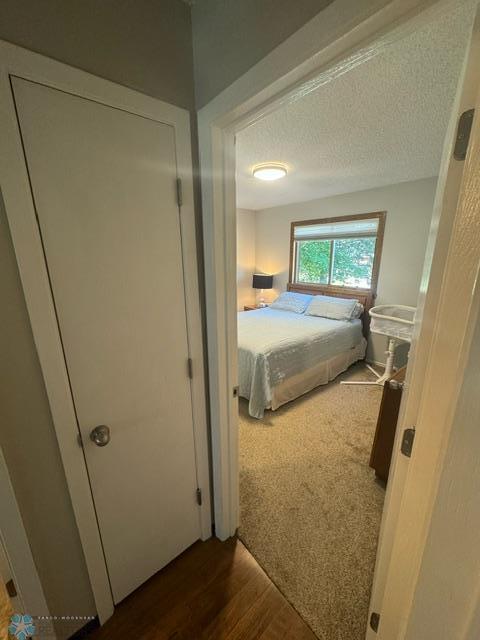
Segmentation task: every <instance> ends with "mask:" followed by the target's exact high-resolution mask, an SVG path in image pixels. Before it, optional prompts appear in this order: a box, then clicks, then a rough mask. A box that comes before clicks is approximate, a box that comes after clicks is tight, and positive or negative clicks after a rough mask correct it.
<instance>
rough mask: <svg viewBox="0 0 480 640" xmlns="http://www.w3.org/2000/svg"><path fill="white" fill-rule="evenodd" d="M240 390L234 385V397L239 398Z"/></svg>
mask: <svg viewBox="0 0 480 640" xmlns="http://www.w3.org/2000/svg"><path fill="white" fill-rule="evenodd" d="M239 391H240V388H239V387H233V397H234V398H238V392H239Z"/></svg>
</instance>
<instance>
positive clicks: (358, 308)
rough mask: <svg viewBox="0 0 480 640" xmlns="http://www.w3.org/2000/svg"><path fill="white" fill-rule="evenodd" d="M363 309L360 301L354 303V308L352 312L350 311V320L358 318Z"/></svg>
mask: <svg viewBox="0 0 480 640" xmlns="http://www.w3.org/2000/svg"><path fill="white" fill-rule="evenodd" d="M364 311H365V309H364V308H363V304H361V303H360V302H357V304H356V305H355V309H354V310H353V313H352V320H355V319H357V318H360V316H361V315H362V313H363V312H364Z"/></svg>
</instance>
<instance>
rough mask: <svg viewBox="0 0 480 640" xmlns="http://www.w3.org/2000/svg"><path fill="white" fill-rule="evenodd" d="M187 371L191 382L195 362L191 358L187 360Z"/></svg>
mask: <svg viewBox="0 0 480 640" xmlns="http://www.w3.org/2000/svg"><path fill="white" fill-rule="evenodd" d="M187 371H188V377H189V378H190V380H192V379H193V361H192V359H191V358H188V360H187Z"/></svg>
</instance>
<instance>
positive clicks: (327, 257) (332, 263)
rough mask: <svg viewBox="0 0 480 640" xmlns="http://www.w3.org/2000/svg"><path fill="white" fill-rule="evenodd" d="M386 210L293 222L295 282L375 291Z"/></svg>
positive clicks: (292, 276)
mask: <svg viewBox="0 0 480 640" xmlns="http://www.w3.org/2000/svg"><path fill="white" fill-rule="evenodd" d="M384 226H385V213H384V212H382V213H366V214H360V215H356V216H342V217H339V218H328V219H324V220H307V221H305V222H293V223H292V236H291V243H292V245H291V247H290V255H291V262H290V280H291V282H294V283H295V284H305V285H318V286H321V287H322V288H325V287H327V288H328V287H332V288H333V287H335V288H338V287H344V288H349V289H365V290H370V291H375V290H376V285H377V277H378V268H379V265H380V254H381V250H382V240H383V230H384Z"/></svg>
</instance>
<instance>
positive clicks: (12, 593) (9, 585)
mask: <svg viewBox="0 0 480 640" xmlns="http://www.w3.org/2000/svg"><path fill="white" fill-rule="evenodd" d="M5 590H6V592H7V594H8V597H9V598H16V597H17V595H18V594H17V589H16V587H15V583H14V581H13V580H9V581H8V582H6V583H5Z"/></svg>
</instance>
